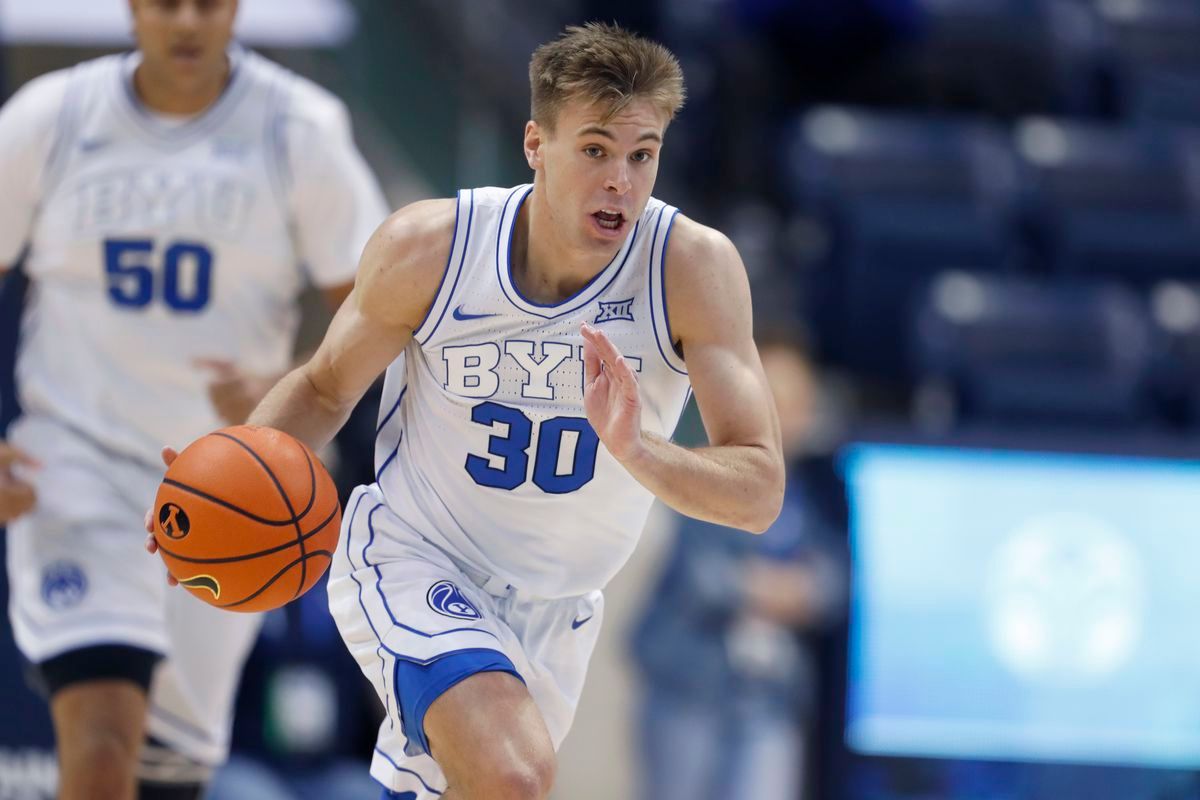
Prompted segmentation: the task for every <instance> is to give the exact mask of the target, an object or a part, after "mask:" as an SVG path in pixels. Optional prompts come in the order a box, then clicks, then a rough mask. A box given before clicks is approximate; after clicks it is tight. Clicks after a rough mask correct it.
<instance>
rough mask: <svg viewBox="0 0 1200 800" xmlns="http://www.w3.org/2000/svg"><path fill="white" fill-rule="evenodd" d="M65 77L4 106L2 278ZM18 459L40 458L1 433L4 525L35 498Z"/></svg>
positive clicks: (0, 139)
mask: <svg viewBox="0 0 1200 800" xmlns="http://www.w3.org/2000/svg"><path fill="white" fill-rule="evenodd" d="M66 80H67V78H66V73H65V72H57V73H52V74H50V75H43V76H42V77H40V78H36V79H34V80H33V81H30V82H29V83H28V84H26V85H25V86H23V87H21V89H20V90H19V91H18V92H17V93H16V94H15V95H13V97H12V98H11V99H10V100H9V101H8V102H7V103H5V104H4V107H3V108H0V186H2V187H4V188H3V191H4V201H3V203H0V283H2V282H3V281H4V280H5V279H6V278H7V273H8V269H9V267H10V266H11V265H12V264H13V263H15V262H16V261H17V259H18V257H19V256H20V254H21V251H22V250H24V249H25V246H26V244H27V243H28V241H29V232H30V229H31V228H32V226H33V219H34V214H35V212H36V210H37V207H38V204H39V203H40V202H41V199H40V193H41V183H42V171H43V170H44V169H45V166H46V162H47V160H48V159H49V157H50V148H51V145H52V144H53V142H54V139H55V125H56V122H57V120H58V116H59V113H60V109H61V107H62V104H63V96H64V94H65V92H66ZM18 465H24V466H25V467H36V466H37V462H35V461H34V459H33V458H32V457H30V456H29V455H27V454H25V453H23V452H22V451H20V450H18V449H17V448H15V447H13V446H12V445H10V444H9V443H8V442H6V441H5V440H4V439H0V525H4V524H5V523H6V522H8V521H10V520H13V519H15V518H16V517H19V516H20V515H22V514H24V513H26V512H27V511H29V510H30V509H32V508H33V505H34V503H35V502H36V500H37V497H36V495H35V493H34V490H33V487H32V486H31V485H30V484H29V483H28V482H27V481H25V480H22V479H21V477H20V476H19V475H18V473H17V471H16V470H14V467H15V466H18Z"/></svg>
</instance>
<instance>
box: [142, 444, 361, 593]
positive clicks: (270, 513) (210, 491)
mask: <svg viewBox="0 0 1200 800" xmlns="http://www.w3.org/2000/svg"><path fill="white" fill-rule="evenodd" d="M341 516H342V510H341V506H340V505H339V503H338V496H337V489H336V488H335V487H334V484H333V479H332V478H330V477H329V473H328V472H327V471H326V470H325V467H324V466H323V465H322V464H321V462H320V460H319V459H318V458H317V457H316V455H315V454H314V453H313V452H312V450H310V449H309V448H308V446H307V445H305V444H304V443H303V442H301V441H300V440H298V439H296V438H294V437H292V436H289V435H288V434H286V433H283V432H282V431H278V430H275V429H274V428H263V427H257V426H252V425H235V426H233V427H229V428H222V429H221V430H219V431H214V432H213V433H210V434H208V435H207V436H204V437H202V438H200V439H197V440H196V441H195V442H193V443H192V444H191V445H189V446H188V447H187V449H185V450H184V451H183V452H182V453H180V454H179V457H178V458H177V459H175V462H174V463H172V464H171V466H170V467H169V468H168V469H167V474H166V476H165V477H164V478H163V481H162V483H161V484H160V485H159V488H158V495H157V496H156V497H155V500H154V538H155V540H156V541H157V542H158V552H159V554H160V555H161V556H162V559H163V561H164V562H165V563H166V565H167V571H168V572H169V573H171V575H172V576H174V577H175V578H176V579H177V580H178V581H179V584H180V585H181V586H183V587H185V588H186V589H187V590H188V591H189V592H191V593H192V594H193V595H195V596H196V597H199V598H200V599H201V600H203V601H204V602H206V603H209V604H210V605H213V606H216V607H217V608H224V609H228V610H230V611H246V612H250V611H268V610H270V609H273V608H279V607H280V606H282V605H284V604H286V603H288V602H290V601H292V600H295V599H296V598H297V597H299V596H300V595H302V594H304V592H306V591H308V590H309V589H310V588H312V585H313V584H314V583H316V582H317V580H318V579H319V578H320V577H321V575H322V574H324V572H325V570H326V569H328V567H329V562H330V559H331V558H332V557H333V551H334V548H335V547H336V546H337V539H338V529H339V527H340V524H341Z"/></svg>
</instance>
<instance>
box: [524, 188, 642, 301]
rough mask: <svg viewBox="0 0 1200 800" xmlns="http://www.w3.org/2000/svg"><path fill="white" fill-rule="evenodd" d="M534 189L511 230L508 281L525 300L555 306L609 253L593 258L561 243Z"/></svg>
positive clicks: (582, 283)
mask: <svg viewBox="0 0 1200 800" xmlns="http://www.w3.org/2000/svg"><path fill="white" fill-rule="evenodd" d="M539 188H540V187H537V186H535V187H534V190H533V192H532V193H531V194H530V195H529V198H528V199H527V200H526V201H525V202H524V203H523V204H522V205H521V210H520V212H519V213H518V214H517V220H516V223H515V225H514V227H513V237H512V251H511V254H510V258H511V263H512V277H513V281H514V282H515V283H516V285H517V288H518V289H519V290H520V291H521V294H522V295H524V296H525V297H527V298H529V299H530V300H533V301H534V302H538V303H559V302H562V301H563V300H566V299H567V298H568V297H571V296H572V295H574V294H575V293H576V292H578V291H579V290H580V289H582V288H583V287H584V286H586V285H587V283H588V281H590V280H591V279H592V278H594V277H596V275H598V274H599V273H600V272H601V271H603V269H604V268H605V267H606V266H607V265H608V264H609V262H610V261H612V257H613V256H614V255H615V254H616V252H617V250H619V249H620V245H619V244H618V245H617V247H616V248H615V249H614V250H613V252H612V253H608V254H604V253H600V254H597V253H596V251H595V250H594V249H588V250H583V249H581V248H578V247H572V246H571V244H570V243H569V242H567V241H564V239H563V237H562V235H561V228H560V227H559V226H557V225H555V224H554V222H553V220H552V219H551V215H550V209H549V206H548V205H547V202H546V199H545V197H540V196H539V193H538V192H539Z"/></svg>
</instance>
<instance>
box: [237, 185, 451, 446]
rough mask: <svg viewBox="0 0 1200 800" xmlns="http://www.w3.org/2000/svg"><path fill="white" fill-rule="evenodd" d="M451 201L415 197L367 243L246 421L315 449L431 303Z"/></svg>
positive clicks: (445, 255)
mask: <svg viewBox="0 0 1200 800" xmlns="http://www.w3.org/2000/svg"><path fill="white" fill-rule="evenodd" d="M454 223H455V201H454V200H427V201H423V202H420V203H414V204H412V205H410V206H406V207H405V208H403V209H401V210H400V211H397V212H396V213H395V214H393V215H392V216H391V217H389V218H388V219H387V220H386V221H385V222H384V223H383V224H382V225H381V226H380V227H379V229H378V230H376V231H375V234H374V235H373V236H372V237H371V240H370V241H369V242H367V246H366V249H365V250H364V251H363V255H362V259H361V260H360V262H359V267H358V274H357V277H356V278H355V282H354V289H353V291H351V292H350V296H349V297H348V298H346V302H344V303H342V306H341V308H340V309H338V312H337V314H336V315H335V316H334V318H333V321H332V322H331V323H330V325H329V330H328V331H327V332H326V334H325V339H324V341H322V342H321V346H320V347H319V348H317V351H316V353H314V354H313V356H312V358H310V359H309V360H308V361H307V362H306V363H305V364H302V365H301V366H299V367H297V368H296V369H294V370H292V371H291V372H289V373H288V374H287V375H285V376H284V377H283V378H282V379H281V380H280V381H279V382H278V383H277V384H275V387H274V388H273V389H271V391H270V392H268V393H267V396H266V397H264V398H263V400H262V402H261V403H259V405H258V407H257V408H256V409H255V410H254V413H252V414H251V415H250V418H249V420H247V423H248V424H250V425H264V426H267V427H271V428H277V429H279V430H282V431H284V432H286V433H290V434H291V435H292V436H295V437H296V438H298V439H300V440H301V441H303V442H304V443H305V444H307V445H308V446H309V447H311V448H313V449H314V450H316V449H319V448H321V447H323V446H324V445H326V444H327V443H328V442H329V441H330V440H331V439H333V437H334V435H335V434H336V433H337V432H338V429H340V428H341V426H342V424H343V423H344V422H345V421H346V418H347V417H348V416H349V415H350V411H351V410H352V409H353V408H354V406H355V404H356V403H358V401H359V399H360V398H361V397H362V396H363V394H364V393H365V392H366V391H367V389H368V388H369V387H370V386H371V384H372V383H373V382H374V380H375V378H376V377H378V376H379V374H380V373H381V372H383V371H384V370H385V369H386V368H387V367H388V365H389V364H391V363H392V361H394V360H395V359H396V357H397V356H399V355H400V353H401V352H403V350H404V348H405V347H407V346H408V343H409V341H410V340H411V339H412V334H413V331H414V330H416V329H417V328H418V327H420V325H421V323H422V322H423V321H424V319H425V316H426V314H427V313H428V312H429V307H430V306H431V305H432V304H433V300H434V297H435V295H436V294H437V290H438V286H439V285H440V284H441V279H442V270H443V268H444V266H445V264H446V261H447V260H448V259H449V257H450V247H451V244H452V241H451V240H452V238H453V235H454Z"/></svg>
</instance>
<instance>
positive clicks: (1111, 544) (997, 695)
mask: <svg viewBox="0 0 1200 800" xmlns="http://www.w3.org/2000/svg"><path fill="white" fill-rule="evenodd" d="M843 464H844V468H845V476H846V481H847V489H848V492H849V500H850V505H851V531H850V535H851V547H852V553H853V590H854V595H853V601H852V608H851V625H850V652H849V674H848V689H847V691H848V694H847V711H846V715H847V716H846V731H845V734H846V743H847V746H848V747H849V748H850V749H851V750H853V751H855V752H858V753H862V754H867V755H893V756H915V757H932V758H968V759H1001V760H1014V761H1052V762H1063V763H1083V764H1115V765H1136V766H1151V767H1172V768H1187V767H1196V766H1200V619H1198V617H1200V579H1198V574H1197V573H1198V571H1200V526H1198V524H1197V513H1196V510H1197V508H1198V507H1200V462H1196V461H1184V460H1170V459H1159V458H1133V457H1118V456H1101V455H1080V454H1061V453H1048V452H1017V451H1007V450H982V449H965V448H949V447H928V446H912V445H903V446H900V445H882V444H859V445H854V446H852V447H850V448H848V449H847V451H846V453H845V457H844V462H843Z"/></svg>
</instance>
